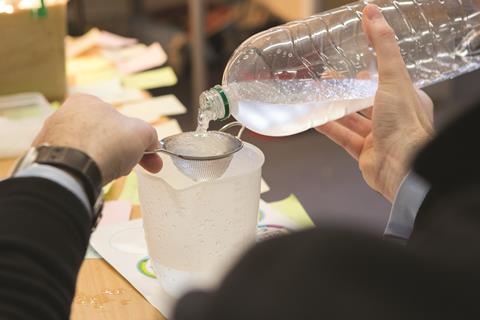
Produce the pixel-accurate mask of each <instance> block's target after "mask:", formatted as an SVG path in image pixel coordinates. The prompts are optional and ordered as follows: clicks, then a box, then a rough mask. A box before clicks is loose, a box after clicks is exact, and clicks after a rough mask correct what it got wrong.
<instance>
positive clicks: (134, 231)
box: [90, 219, 175, 319]
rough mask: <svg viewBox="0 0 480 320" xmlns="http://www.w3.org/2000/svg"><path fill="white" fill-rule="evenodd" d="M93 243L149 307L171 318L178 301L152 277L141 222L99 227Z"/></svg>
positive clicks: (93, 235)
mask: <svg viewBox="0 0 480 320" xmlns="http://www.w3.org/2000/svg"><path fill="white" fill-rule="evenodd" d="M90 242H91V244H92V246H93V247H94V248H95V250H97V252H98V253H99V254H100V255H101V256H102V257H103V258H104V259H105V260H106V261H107V262H108V263H109V264H110V265H112V267H114V268H115V269H116V270H117V271H118V272H119V273H120V274H121V275H122V276H123V277H125V279H127V281H128V282H130V284H131V285H132V286H133V287H135V289H137V290H138V292H140V294H142V295H143V296H144V297H145V299H147V301H148V302H150V304H152V305H153V306H154V307H155V308H156V309H157V310H158V311H160V312H161V313H162V315H163V316H165V317H166V318H167V319H168V318H170V317H171V315H172V311H173V308H174V305H175V300H174V299H173V298H172V297H170V296H169V295H167V294H166V293H165V292H164V291H163V289H162V286H161V285H160V283H159V282H158V281H157V280H156V279H155V278H152V274H153V271H152V270H151V267H150V263H149V259H148V253H147V246H146V244H145V236H144V233H143V226H142V220H141V219H139V220H132V221H128V222H123V223H119V224H116V225H112V226H106V227H103V228H97V230H96V231H95V232H94V233H93V234H92V237H91V239H90ZM153 277H154V275H153Z"/></svg>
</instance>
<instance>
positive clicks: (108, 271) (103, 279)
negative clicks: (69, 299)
mask: <svg viewBox="0 0 480 320" xmlns="http://www.w3.org/2000/svg"><path fill="white" fill-rule="evenodd" d="M14 164H15V160H14V159H10V160H0V179H3V178H5V177H7V176H8V174H9V173H10V171H11V170H12V168H13V166H14ZM120 183H121V181H120ZM114 191H115V190H114ZM140 216H141V213H140V209H139V207H138V206H137V207H134V208H133V211H132V215H131V218H132V219H135V218H139V217H140ZM59 241H61V239H59ZM71 319H72V320H77V319H78V320H86V319H88V320H97V319H100V320H104V319H105V320H108V319H115V320H122V319H142V320H153V319H155V320H157V319H162V320H163V319H165V318H164V317H163V316H162V315H161V314H160V312H158V311H157V309H155V308H154V307H153V306H152V305H151V304H150V303H148V302H147V300H145V299H144V298H143V296H142V295H141V294H140V293H139V292H138V291H137V290H135V288H133V287H132V286H131V285H130V283H128V282H127V280H125V278H123V277H122V276H121V275H120V274H119V273H118V272H117V271H116V270H115V269H113V268H112V267H111V266H110V265H109V264H108V263H107V262H105V260H103V259H93V260H85V261H84V262H83V265H82V267H81V269H80V274H79V275H78V279H77V291H76V294H75V298H74V300H73V304H72V315H71Z"/></svg>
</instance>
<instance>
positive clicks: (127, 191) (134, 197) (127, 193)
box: [118, 171, 140, 205]
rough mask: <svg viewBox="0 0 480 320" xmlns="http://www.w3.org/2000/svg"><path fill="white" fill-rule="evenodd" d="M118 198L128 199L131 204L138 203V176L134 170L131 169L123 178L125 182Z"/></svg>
mask: <svg viewBox="0 0 480 320" xmlns="http://www.w3.org/2000/svg"><path fill="white" fill-rule="evenodd" d="M118 200H127V201H130V202H131V203H132V205H139V204H140V200H139V198H138V178H137V175H136V174H135V172H133V171H132V172H131V173H130V174H129V175H128V176H127V178H126V179H125V184H124V185H123V190H122V193H121V194H120V197H118Z"/></svg>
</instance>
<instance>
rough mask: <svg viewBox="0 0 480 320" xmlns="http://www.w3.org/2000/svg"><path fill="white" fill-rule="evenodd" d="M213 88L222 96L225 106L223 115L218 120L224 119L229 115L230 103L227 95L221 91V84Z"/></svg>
mask: <svg viewBox="0 0 480 320" xmlns="http://www.w3.org/2000/svg"><path fill="white" fill-rule="evenodd" d="M213 90H215V91H217V92H218V94H219V95H220V97H222V101H223V107H224V108H225V116H224V117H223V118H221V119H218V120H220V121H223V120H226V119H227V118H228V117H230V103H229V102H228V98H227V95H226V94H225V91H223V88H222V86H219V85H216V86H215V87H213Z"/></svg>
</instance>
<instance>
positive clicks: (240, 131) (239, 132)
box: [218, 121, 245, 139]
mask: <svg viewBox="0 0 480 320" xmlns="http://www.w3.org/2000/svg"><path fill="white" fill-rule="evenodd" d="M233 127H241V128H240V130H238V134H237V138H239V139H240V137H241V136H242V134H243V132H244V131H245V126H244V125H242V124H241V123H240V122H238V121H233V122H230V123H228V124H226V125H224V126H223V127H222V128H221V129H220V130H218V131H220V132H225V131H227V130H228V129H230V128H233Z"/></svg>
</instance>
